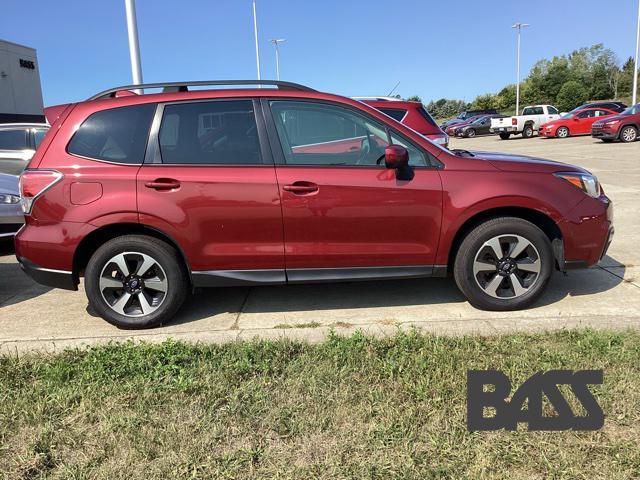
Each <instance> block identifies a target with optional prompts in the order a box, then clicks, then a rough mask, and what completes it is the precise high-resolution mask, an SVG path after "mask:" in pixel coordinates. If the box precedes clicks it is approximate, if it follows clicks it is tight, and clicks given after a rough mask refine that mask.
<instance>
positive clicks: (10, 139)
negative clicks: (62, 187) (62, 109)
mask: <svg viewBox="0 0 640 480" xmlns="http://www.w3.org/2000/svg"><path fill="white" fill-rule="evenodd" d="M48 129H49V125H47V124H46V123H6V124H3V125H0V173H7V174H9V175H20V173H21V172H22V171H23V170H24V169H25V168H26V166H27V165H28V163H29V160H31V157H33V154H34V153H35V151H36V148H37V147H38V145H39V144H40V142H41V141H42V139H43V138H44V136H45V134H46V133H47V130H48Z"/></svg>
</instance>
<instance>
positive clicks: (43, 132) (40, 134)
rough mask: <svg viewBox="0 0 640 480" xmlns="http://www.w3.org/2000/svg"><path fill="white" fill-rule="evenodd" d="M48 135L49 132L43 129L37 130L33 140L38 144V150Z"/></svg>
mask: <svg viewBox="0 0 640 480" xmlns="http://www.w3.org/2000/svg"><path fill="white" fill-rule="evenodd" d="M46 134H47V130H44V129H42V128H38V129H36V131H35V132H34V133H33V140H34V142H35V144H36V148H38V146H39V145H40V144H41V143H42V139H43V138H44V136H45V135H46Z"/></svg>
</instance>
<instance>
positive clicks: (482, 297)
mask: <svg viewBox="0 0 640 480" xmlns="http://www.w3.org/2000/svg"><path fill="white" fill-rule="evenodd" d="M501 235H503V236H505V237H509V236H510V235H514V236H515V235H518V236H520V237H523V238H524V239H525V240H527V241H528V242H530V243H531V245H532V246H533V247H535V253H536V254H537V257H538V259H539V262H540V265H539V268H540V270H539V273H538V274H537V275H538V276H537V277H536V279H535V281H533V282H532V283H531V285H530V286H529V287H528V290H527V291H526V293H524V294H522V295H521V296H515V297H513V298H496V297H494V296H491V295H490V294H488V293H487V292H486V291H485V290H484V289H483V288H482V287H481V286H480V281H481V280H479V279H478V277H476V275H474V264H475V260H476V256H480V255H481V254H482V253H481V252H483V251H484V250H483V246H484V245H485V242H488V241H489V240H490V239H493V238H495V237H499V236H501ZM484 248H486V247H484ZM518 265H519V264H518ZM554 267H555V260H554V257H553V251H552V248H551V242H550V241H549V238H548V237H547V236H546V235H545V233H544V232H543V231H542V230H540V229H539V228H538V227H536V226H535V225H534V224H532V223H531V222H528V221H526V220H523V219H521V218H516V217H500V218H494V219H491V220H488V221H486V222H484V223H482V224H480V225H478V226H477V227H475V228H474V229H473V230H472V231H471V232H469V233H468V234H467V236H466V237H465V238H464V239H463V241H462V243H461V244H460V248H459V249H458V252H457V254H456V257H455V263H454V268H453V274H454V278H455V281H456V284H457V285H458V288H459V289H460V291H462V293H463V294H464V295H465V296H466V297H467V299H468V300H469V303H471V305H473V306H474V307H476V308H479V309H482V310H492V311H508V310H519V309H523V308H525V307H527V306H529V305H531V304H532V303H533V302H535V301H536V300H537V299H538V297H539V296H540V295H541V294H542V293H543V291H544V289H545V288H546V286H547V283H548V282H549V279H550V278H551V274H552V272H553V269H554ZM497 270H498V269H497V268H496V271H497ZM521 274H524V275H529V274H527V273H526V272H521ZM478 275H479V276H481V275H483V274H482V273H479V274H478ZM487 275H488V276H489V277H491V276H493V278H494V279H495V278H498V276H499V275H498V273H496V272H489V273H488V274H487ZM507 280H508V279H507ZM487 283H489V282H487ZM500 285H501V286H502V285H504V284H503V283H501V284H500ZM520 286H522V284H520ZM501 291H502V290H501ZM496 292H497V291H496Z"/></svg>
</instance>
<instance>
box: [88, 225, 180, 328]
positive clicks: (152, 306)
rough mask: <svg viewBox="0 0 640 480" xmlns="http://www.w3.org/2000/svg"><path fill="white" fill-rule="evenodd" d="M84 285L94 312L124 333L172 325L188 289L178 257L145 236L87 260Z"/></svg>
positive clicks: (118, 242)
mask: <svg viewBox="0 0 640 480" xmlns="http://www.w3.org/2000/svg"><path fill="white" fill-rule="evenodd" d="M145 267H146V268H145ZM143 268H144V269H145V271H144V272H142V274H141V275H139V276H138V275H136V274H138V272H140V271H141V269H143ZM123 270H127V272H123ZM123 273H128V276H125V275H123ZM84 283H85V291H86V293H87V298H88V299H89V303H90V306H91V307H93V309H94V311H95V312H96V313H97V314H98V315H100V316H101V317H102V318H104V319H105V320H106V321H107V322H109V323H111V324H113V325H115V326H116V327H118V328H123V329H140V328H152V327H157V326H159V325H162V324H163V323H165V322H167V321H169V320H171V319H172V318H173V316H174V315H175V314H176V313H177V312H178V310H179V309H180V307H181V306H182V303H183V302H184V300H185V298H186V296H187V292H188V287H189V280H188V276H187V272H186V269H185V268H184V264H183V262H182V259H181V258H180V256H179V255H178V252H176V250H175V249H174V248H173V247H171V246H170V245H168V244H167V243H165V242H163V241H161V240H158V239H157V238H154V237H148V236H144V235H125V236H122V237H117V238H114V239H112V240H109V241H108V242H106V243H105V244H104V245H102V246H101V247H100V248H98V250H96V252H95V253H94V254H93V255H92V257H91V258H90V259H89V263H88V264H87V268H86V270H85V281H84ZM125 283H126V285H125Z"/></svg>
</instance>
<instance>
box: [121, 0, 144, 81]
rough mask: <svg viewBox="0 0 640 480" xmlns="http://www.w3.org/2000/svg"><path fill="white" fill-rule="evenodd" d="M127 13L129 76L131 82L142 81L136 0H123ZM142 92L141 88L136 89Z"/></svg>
mask: <svg viewBox="0 0 640 480" xmlns="http://www.w3.org/2000/svg"><path fill="white" fill-rule="evenodd" d="M124 8H125V11H126V14H127V34H128V36H129V57H130V58H131V76H132V77H133V83H134V84H136V85H140V84H141V83H142V67H141V66H140V45H139V44H138V22H137V20H136V0H124ZM136 93H142V90H136Z"/></svg>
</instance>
